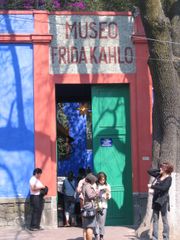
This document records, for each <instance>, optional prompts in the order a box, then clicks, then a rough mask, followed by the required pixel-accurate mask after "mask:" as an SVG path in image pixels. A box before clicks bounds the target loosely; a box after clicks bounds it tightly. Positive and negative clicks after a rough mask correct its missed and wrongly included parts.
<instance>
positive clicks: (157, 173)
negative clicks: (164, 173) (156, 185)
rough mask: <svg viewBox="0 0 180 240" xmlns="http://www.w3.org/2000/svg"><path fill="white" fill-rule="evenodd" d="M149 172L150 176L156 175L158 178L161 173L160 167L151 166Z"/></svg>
mask: <svg viewBox="0 0 180 240" xmlns="http://www.w3.org/2000/svg"><path fill="white" fill-rule="evenodd" d="M147 172H148V174H149V175H150V176H152V177H155V178H157V177H158V176H159V175H160V170H159V169H154V168H151V169H149V170H147Z"/></svg>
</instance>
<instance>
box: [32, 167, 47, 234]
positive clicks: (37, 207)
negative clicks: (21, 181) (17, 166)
mask: <svg viewBox="0 0 180 240" xmlns="http://www.w3.org/2000/svg"><path fill="white" fill-rule="evenodd" d="M41 174H42V169H41V168H35V169H34V171H33V176H32V177H31V179H30V181H29V185H30V206H31V223H30V230H32V231H36V230H41V229H42V228H41V227H40V222H41V215H42V211H43V207H44V199H43V197H42V196H41V195H40V190H41V189H44V188H45V186H44V185H43V184H42V182H41V181H40V176H41Z"/></svg>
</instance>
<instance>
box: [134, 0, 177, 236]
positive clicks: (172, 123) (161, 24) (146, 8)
mask: <svg viewBox="0 0 180 240" xmlns="http://www.w3.org/2000/svg"><path fill="white" fill-rule="evenodd" d="M164 3H166V5H163V4H164ZM164 3H163V1H160V0H146V1H144V0H139V8H140V12H141V18H142V22H143V25H144V29H145V33H146V37H147V39H148V47H149V53H150V57H149V61H148V64H149V67H150V71H151V75H152V80H153V93H154V104H153V116H152V117H153V149H152V156H153V166H158V164H159V163H160V162H163V161H170V162H171V163H172V164H173V165H174V167H175V171H174V174H173V184H172V187H171V191H170V200H171V211H170V220H171V221H170V229H171V238H170V239H178V238H177V237H175V233H177V236H178V234H180V233H178V230H180V228H178V221H179V220H180V212H179V209H180V208H179V206H178V203H180V198H179V197H178V195H180V194H179V193H178V188H179V187H178V186H180V177H179V175H180V163H179V162H180V160H179V157H180V154H179V152H180V144H179V138H180V72H179V66H180V58H179V57H180V43H178V41H179V39H180V16H179V15H180V1H178V0H169V1H164ZM149 202H150V200H149V197H148V205H147V211H146V216H145V218H144V220H143V223H142V224H141V226H140V228H139V229H138V231H137V233H138V235H141V233H142V232H145V233H148V229H149V228H150V218H151V216H150V212H151V209H150V208H151V204H150V203H149ZM173 237H174V238H173ZM145 239H148V236H146V237H145Z"/></svg>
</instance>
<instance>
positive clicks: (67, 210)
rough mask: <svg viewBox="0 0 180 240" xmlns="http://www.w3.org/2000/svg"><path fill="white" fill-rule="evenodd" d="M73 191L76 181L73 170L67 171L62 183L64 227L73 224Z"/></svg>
mask: <svg viewBox="0 0 180 240" xmlns="http://www.w3.org/2000/svg"><path fill="white" fill-rule="evenodd" d="M75 191H76V182H75V178H74V175H73V172H72V171H70V172H69V173H68V176H67V178H65V180H64V183H63V193H64V215H65V225H64V226H65V227H70V223H71V225H75V224H76V222H75V212H74V211H75V200H76V199H75Z"/></svg>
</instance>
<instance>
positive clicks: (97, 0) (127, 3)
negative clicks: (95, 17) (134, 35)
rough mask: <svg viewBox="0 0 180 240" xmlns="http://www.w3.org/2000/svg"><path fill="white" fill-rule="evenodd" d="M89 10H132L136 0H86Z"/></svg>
mask: <svg viewBox="0 0 180 240" xmlns="http://www.w3.org/2000/svg"><path fill="white" fill-rule="evenodd" d="M84 2H85V4H86V10H88V11H116V12H117V11H130V10H132V8H133V5H135V4H136V2H137V1H136V0H132V1H131V0H111V1H110V0H84Z"/></svg>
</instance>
